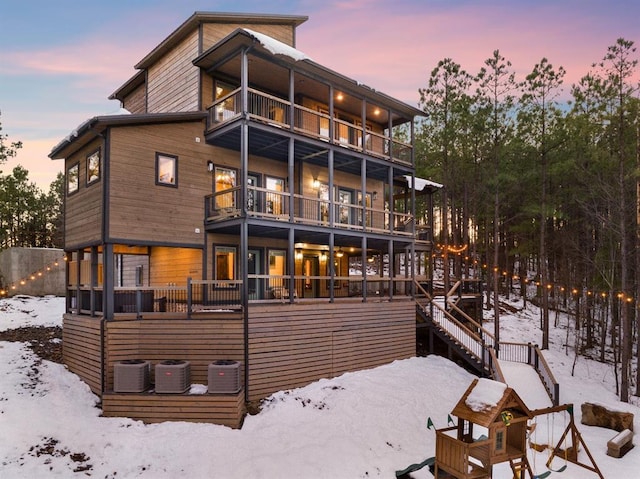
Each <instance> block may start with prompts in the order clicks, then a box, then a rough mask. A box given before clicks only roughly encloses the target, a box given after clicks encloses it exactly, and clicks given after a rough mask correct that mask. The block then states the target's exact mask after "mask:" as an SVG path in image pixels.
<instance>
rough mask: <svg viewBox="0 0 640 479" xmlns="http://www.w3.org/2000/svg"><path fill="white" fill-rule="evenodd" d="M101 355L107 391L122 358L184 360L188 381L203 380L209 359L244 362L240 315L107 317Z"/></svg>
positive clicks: (196, 382) (154, 361)
mask: <svg viewBox="0 0 640 479" xmlns="http://www.w3.org/2000/svg"><path fill="white" fill-rule="evenodd" d="M105 355H106V366H105V367H106V369H107V379H106V390H107V391H112V390H113V367H114V364H115V363H116V362H117V361H123V360H126V359H144V360H146V361H150V362H151V363H152V365H155V364H157V363H158V362H160V361H165V360H169V359H179V360H186V361H189V362H190V363H191V383H192V384H207V372H208V367H209V363H211V362H213V361H217V360H220V359H231V360H234V361H240V362H244V332H243V325H242V316H241V315H239V314H234V313H220V319H196V318H194V319H190V320H178V319H175V320H172V319H161V320H154V319H149V320H138V321H135V320H134V321H110V322H108V323H107V325H106V332H105ZM152 376H153V374H152Z"/></svg>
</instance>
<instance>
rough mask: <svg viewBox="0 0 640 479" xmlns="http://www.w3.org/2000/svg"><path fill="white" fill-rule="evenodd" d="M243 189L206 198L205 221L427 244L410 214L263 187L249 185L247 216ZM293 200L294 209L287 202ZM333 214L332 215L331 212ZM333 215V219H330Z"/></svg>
mask: <svg viewBox="0 0 640 479" xmlns="http://www.w3.org/2000/svg"><path fill="white" fill-rule="evenodd" d="M241 193H242V188H241V187H239V186H236V187H233V188H229V189H226V190H223V191H220V192H216V193H214V194H211V195H207V196H206V197H205V220H206V223H208V224H214V223H217V222H221V221H224V220H229V219H234V218H237V217H245V214H246V217H248V218H259V219H264V220H276V221H283V222H292V223H296V224H299V225H309V226H327V227H332V228H338V229H344V230H351V231H362V232H368V233H378V234H393V235H399V236H405V237H411V236H414V237H415V239H417V240H418V241H429V240H430V238H431V234H430V229H429V228H428V227H427V226H425V225H418V226H416V228H415V230H416V231H415V232H414V228H413V216H412V215H411V214H410V213H402V212H393V213H392V212H390V211H388V210H381V209H376V208H372V207H368V206H363V205H361V204H353V203H341V202H338V201H337V200H329V201H327V200H324V199H321V198H318V197H312V196H305V195H300V194H293V195H292V194H291V193H289V192H285V191H274V190H269V189H266V188H260V187H254V186H248V187H247V191H246V195H247V205H248V207H247V209H246V213H245V212H243V210H242V209H241V208H240V205H241V204H242V203H241V201H240V197H241ZM291 197H293V210H292V209H291V206H290V204H291V203H290V200H291ZM332 212H333V215H331V213H332ZM332 216H333V217H332Z"/></svg>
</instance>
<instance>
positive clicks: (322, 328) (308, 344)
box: [249, 301, 416, 400]
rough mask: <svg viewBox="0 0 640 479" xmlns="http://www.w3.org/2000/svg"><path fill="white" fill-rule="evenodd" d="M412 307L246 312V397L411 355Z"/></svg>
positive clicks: (352, 305) (339, 305)
mask: <svg viewBox="0 0 640 479" xmlns="http://www.w3.org/2000/svg"><path fill="white" fill-rule="evenodd" d="M415 351H416V342H415V303H413V302H412V301H393V302H386V303H374V302H370V303H362V302H359V301H358V302H346V301H345V302H342V301H340V302H336V303H330V304H329V303H323V304H322V305H319V304H301V303H299V304H294V305H283V306H275V305H269V306H255V307H254V306H252V307H251V308H249V399H250V400H255V399H260V398H263V397H265V396H267V395H269V394H271V393H273V392H276V391H279V390H283V389H291V388H294V387H299V386H304V385H306V384H308V383H310V382H313V381H316V380H318V379H321V378H329V377H335V376H338V375H340V374H343V373H345V372H348V371H356V370H361V369H367V368H373V367H377V366H380V365H382V364H386V363H389V362H391V361H394V360H396V359H405V358H409V357H412V356H414V355H415Z"/></svg>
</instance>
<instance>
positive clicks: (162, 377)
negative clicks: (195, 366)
mask: <svg viewBox="0 0 640 479" xmlns="http://www.w3.org/2000/svg"><path fill="white" fill-rule="evenodd" d="M155 371H156V389H155V391H156V392H157V393H171V394H182V393H184V392H186V391H187V390H188V389H189V388H190V387H191V363H189V361H182V360H167V361H161V362H159V363H158V364H156V370H155Z"/></svg>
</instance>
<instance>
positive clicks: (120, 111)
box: [51, 107, 131, 152]
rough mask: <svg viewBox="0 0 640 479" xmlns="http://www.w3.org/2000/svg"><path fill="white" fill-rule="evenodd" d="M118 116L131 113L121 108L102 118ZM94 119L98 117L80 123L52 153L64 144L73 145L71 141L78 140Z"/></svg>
mask: <svg viewBox="0 0 640 479" xmlns="http://www.w3.org/2000/svg"><path fill="white" fill-rule="evenodd" d="M117 115H131V112H130V111H129V110H127V109H126V108H122V107H120V108H118V109H117V110H114V111H111V112H109V113H105V114H104V115H101V116H117ZM94 118H96V117H92V118H88V119H86V120H85V121H83V122H82V123H80V124H79V125H78V126H77V127H76V128H75V129H74V130H73V131H72V132H71V133H69V134H68V135H67V136H65V137H64V138H63V139H62V140H60V142H58V144H57V145H55V146H54V147H53V148H51V152H54V151H56V150H57V149H58V148H60V147H61V146H62V145H63V144H64V143H71V140H73V138H76V137H77V136H78V134H79V132H80V131H81V130H82V129H83V128H84V127H85V126H86V125H88V124H89V123H90V122H91V121H92V120H93V119H94Z"/></svg>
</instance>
